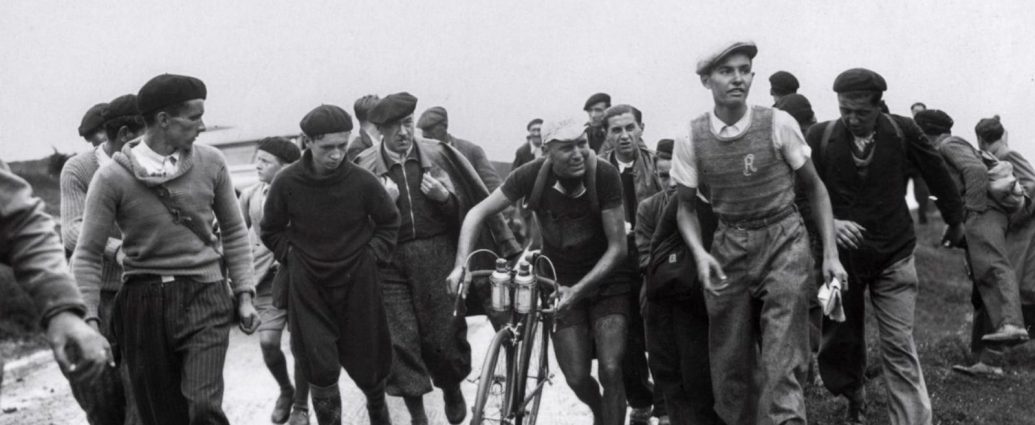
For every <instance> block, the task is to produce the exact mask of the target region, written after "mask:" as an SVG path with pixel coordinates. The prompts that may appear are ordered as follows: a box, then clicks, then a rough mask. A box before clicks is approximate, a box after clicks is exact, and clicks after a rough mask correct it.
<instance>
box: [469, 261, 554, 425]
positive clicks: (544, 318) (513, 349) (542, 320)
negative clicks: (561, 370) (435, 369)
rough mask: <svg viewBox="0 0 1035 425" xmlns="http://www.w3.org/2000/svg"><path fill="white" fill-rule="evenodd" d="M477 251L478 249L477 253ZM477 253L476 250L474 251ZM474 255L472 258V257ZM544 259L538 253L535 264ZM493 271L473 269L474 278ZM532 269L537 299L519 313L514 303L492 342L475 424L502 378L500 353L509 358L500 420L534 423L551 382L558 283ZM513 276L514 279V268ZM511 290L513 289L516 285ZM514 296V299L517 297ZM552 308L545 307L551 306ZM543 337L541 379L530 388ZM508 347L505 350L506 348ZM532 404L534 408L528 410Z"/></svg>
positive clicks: (540, 364) (516, 423)
mask: <svg viewBox="0 0 1035 425" xmlns="http://www.w3.org/2000/svg"><path fill="white" fill-rule="evenodd" d="M475 253H477V251H476V252H475ZM472 255H474V253H472ZM469 259H470V257H468V260H469ZM540 259H542V260H545V261H546V262H549V259H548V258H546V257H542V256H539V255H538V254H535V255H534V256H533V260H532V261H531V263H532V264H533V265H534V264H537V263H538V261H539V260H540ZM550 267H551V269H552V268H553V265H552V263H551V264H550ZM491 272H492V271H474V272H471V278H472V279H473V278H475V277H479V276H485V275H487V274H489V273H491ZM532 272H533V274H534V275H535V278H536V281H537V284H536V285H533V286H532V287H531V291H532V293H531V297H532V298H531V299H532V300H534V302H533V303H532V305H531V306H530V307H531V308H530V310H529V311H528V312H527V313H518V312H517V311H516V309H515V308H514V305H513V304H511V306H510V309H509V310H510V320H509V321H508V322H507V324H506V325H504V326H503V328H502V329H500V330H499V331H498V332H497V334H496V336H495V337H494V338H493V342H492V344H490V346H489V350H488V354H487V356H486V359H485V361H484V365H483V370H482V377H481V378H480V379H481V380H482V382H480V383H479V387H478V396H477V398H476V401H475V405H474V407H473V409H474V415H473V417H472V421H471V423H472V424H480V423H482V422H483V421H484V420H485V418H483V415H484V413H485V412H484V411H483V410H484V408H485V403H486V401H487V398H488V393H487V392H488V391H490V388H489V386H490V385H491V384H493V383H495V380H496V379H498V377H496V376H494V375H493V374H494V370H495V369H496V363H497V362H498V361H499V358H500V357H499V356H500V352H501V351H503V352H504V356H505V358H506V360H505V361H506V363H507V364H506V365H505V367H506V382H505V383H504V384H505V388H504V394H503V397H502V400H501V401H502V408H501V409H500V415H501V417H500V419H499V421H500V423H503V424H513V425H523V424H524V423H525V420H526V419H528V422H529V423H530V424H534V423H535V422H536V419H537V415H538V408H539V402H540V400H541V394H542V391H543V389H544V386H545V384H546V383H548V382H550V378H551V375H550V374H549V361H548V356H547V354H546V353H548V351H549V332H550V329H547V327H548V326H550V325H551V324H552V323H553V311H552V309H553V302H555V300H556V294H557V291H556V282H555V280H553V279H548V278H545V277H542V276H540V275H539V274H537V273H534V272H535V267H534V266H533V267H532ZM511 273H512V275H511V276H512V278H513V273H514V272H513V271H512V272H511ZM543 285H546V286H549V287H552V288H554V290H553V291H551V295H549V296H547V295H545V294H544V292H543V291H542V290H541V287H542V286H543ZM509 290H513V289H512V288H511V289H509ZM511 299H514V298H513V297H512V298H511ZM547 306H549V307H548V308H544V307H547ZM540 327H542V333H541V334H540V333H538V332H536V330H537V329H539V328H540ZM537 337H538V338H542V341H541V344H542V345H541V350H542V351H541V352H540V353H538V354H539V358H538V359H536V360H538V361H539V365H538V370H536V371H535V373H536V375H533V378H534V379H536V380H537V383H536V385H535V387H534V388H531V390H529V389H528V388H527V384H528V379H529V370H528V369H529V367H530V364H531V363H532V361H533V359H532V354H533V353H532V350H533V347H535V344H536V342H537V341H536V338H537ZM504 350H505V351H504ZM489 379H493V380H494V382H488V380H489ZM530 404H531V410H529V409H528V407H529V405H530Z"/></svg>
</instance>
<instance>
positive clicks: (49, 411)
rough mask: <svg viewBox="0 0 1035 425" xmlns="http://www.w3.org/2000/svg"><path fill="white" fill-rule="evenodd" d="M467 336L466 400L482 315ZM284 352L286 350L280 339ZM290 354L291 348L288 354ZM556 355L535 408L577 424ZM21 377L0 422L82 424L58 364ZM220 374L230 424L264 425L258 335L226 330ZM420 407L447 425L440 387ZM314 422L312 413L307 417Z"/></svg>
mask: <svg viewBox="0 0 1035 425" xmlns="http://www.w3.org/2000/svg"><path fill="white" fill-rule="evenodd" d="M468 323H469V325H470V327H469V330H468V338H469V339H470V341H471V348H472V353H474V354H473V357H474V358H473V361H474V371H473V372H472V373H471V376H470V377H469V381H468V382H465V383H464V384H463V386H462V389H463V392H464V396H465V398H466V399H467V401H468V404H469V405H470V404H471V403H473V400H474V395H475V391H476V384H475V383H474V382H472V381H473V380H474V379H475V377H476V376H478V372H479V371H480V369H481V364H482V357H483V355H484V352H485V349H486V346H487V345H488V343H489V341H490V340H491V339H492V327H491V326H490V325H489V324H488V322H487V321H486V320H485V318H484V317H475V318H471V319H469V322H468ZM284 351H285V352H289V351H290V350H288V346H287V339H286V338H285V344H284ZM288 355H290V353H289V354H288ZM556 365H557V363H556V360H553V359H551V368H552V370H553V373H554V374H555V376H554V385H552V386H549V387H547V388H546V390H545V391H546V392H545V395H544V399H543V405H542V409H541V412H540V417H541V418H546V419H545V420H542V421H541V423H547V424H582V423H586V424H588V423H591V421H592V419H591V418H590V417H589V409H587V408H585V407H584V406H583V405H582V404H581V403H580V402H579V401H578V400H577V399H576V398H575V396H574V394H572V392H571V390H569V389H568V386H567V385H566V384H565V383H564V378H563V377H562V376H561V374H560V371H559V370H557V366H556ZM18 375H22V376H8V377H6V379H5V381H4V387H3V394H2V398H0V405H2V407H3V410H4V411H7V410H10V409H16V410H15V411H13V412H11V413H4V414H0V424H3V425H7V424H11V425H14V424H18V425H22V424H25V425H29V424H55V425H86V418H85V416H84V415H83V412H82V410H80V409H79V405H78V404H76V402H75V399H73V398H72V393H71V391H70V390H69V387H68V382H67V381H66V380H65V378H64V377H63V376H62V375H61V372H60V371H59V370H58V368H57V365H56V364H55V363H54V362H53V361H51V360H47V361H46V362H44V363H43V364H42V365H39V366H36V367H34V368H32V369H31V370H28V371H26V372H25V373H24V374H18ZM223 376H224V378H225V380H226V396H225V397H224V399H223V407H224V409H225V410H226V413H227V415H228V416H229V418H230V422H231V423H233V424H267V423H270V422H269V414H270V409H271V408H272V405H273V401H274V400H275V399H276V397H277V394H278V392H277V387H276V384H275V382H274V380H273V378H272V377H271V376H270V374H269V372H267V371H266V367H265V365H264V364H263V362H262V354H261V353H260V351H259V340H258V337H256V336H250V337H249V336H245V335H244V334H242V333H240V332H239V331H237V330H236V329H235V330H234V332H233V333H232V334H231V338H230V350H229V352H228V353H227V361H226V368H225V369H224V372H223ZM340 385H341V389H342V394H343V401H344V403H343V404H344V409H343V410H344V415H343V416H344V421H343V422H344V423H345V424H367V423H369V421H368V420H367V415H366V409H365V408H364V403H363V395H362V393H361V392H360V391H359V389H358V388H356V386H355V385H354V384H353V383H352V381H351V380H350V379H349V378H348V375H347V374H345V373H342V378H341V383H340ZM388 404H389V407H390V408H391V412H392V419H393V422H394V423H396V424H406V423H409V415H408V414H407V413H406V407H405V405H403V402H402V399H401V398H396V397H389V398H388ZM425 406H426V407H427V409H428V416H429V418H430V419H431V423H432V424H446V423H447V421H446V419H445V416H444V413H443V411H442V392H441V391H438V390H437V389H436V390H435V391H434V392H433V393H431V394H429V395H428V396H427V397H425ZM312 423H313V424H315V423H316V420H315V418H312Z"/></svg>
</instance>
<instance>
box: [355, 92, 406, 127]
mask: <svg viewBox="0 0 1035 425" xmlns="http://www.w3.org/2000/svg"><path fill="white" fill-rule="evenodd" d="M416 109H417V98H416V97H414V96H413V95H412V94H409V93H407V92H401V93H395V94H390V95H388V96H385V98H384V99H381V100H380V101H378V102H377V105H376V106H374V109H372V110H371V111H370V115H368V116H367V119H368V120H369V121H370V122H372V123H374V124H376V125H387V124H391V123H393V122H395V121H398V120H400V119H403V118H406V117H407V116H409V115H413V111H415V110H416Z"/></svg>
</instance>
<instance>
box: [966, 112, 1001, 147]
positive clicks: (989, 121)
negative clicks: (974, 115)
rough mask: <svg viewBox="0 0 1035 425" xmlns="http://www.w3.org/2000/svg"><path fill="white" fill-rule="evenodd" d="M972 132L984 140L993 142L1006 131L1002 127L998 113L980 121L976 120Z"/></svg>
mask: <svg viewBox="0 0 1035 425" xmlns="http://www.w3.org/2000/svg"><path fill="white" fill-rule="evenodd" d="M974 133H975V134H977V136H978V137H980V138H982V139H984V140H985V141H986V142H994V141H996V140H999V139H1002V138H1003V133H1006V129H1005V128H1003V123H1002V122H1000V120H999V115H996V116H994V117H992V118H982V119H981V121H978V123H977V125H976V126H974Z"/></svg>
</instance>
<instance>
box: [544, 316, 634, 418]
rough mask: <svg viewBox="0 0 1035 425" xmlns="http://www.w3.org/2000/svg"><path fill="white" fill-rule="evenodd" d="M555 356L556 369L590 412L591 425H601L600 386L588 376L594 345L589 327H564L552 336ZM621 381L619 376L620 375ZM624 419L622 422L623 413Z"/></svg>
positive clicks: (580, 325) (586, 325)
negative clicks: (591, 417)
mask: <svg viewBox="0 0 1035 425" xmlns="http://www.w3.org/2000/svg"><path fill="white" fill-rule="evenodd" d="M553 345H554V348H553V349H554V353H555V354H556V356H557V365H558V366H560V368H561V373H563V374H564V379H565V380H566V381H567V382H568V386H569V387H571V390H572V391H574V392H575V396H576V397H578V398H579V400H581V401H582V402H583V403H585V404H586V405H587V406H589V410H591V411H593V418H594V420H593V423H594V424H595V425H600V424H603V423H604V422H602V420H603V416H602V413H603V412H602V410H601V406H602V403H601V402H602V398H601V396H600V385H598V384H597V381H596V379H593V376H592V375H591V374H590V372H591V369H592V367H593V358H592V354H593V341H592V339H591V338H590V334H589V327H588V324H578V325H571V326H565V327H563V328H560V329H557V331H556V332H554V333H553ZM618 380H619V381H621V373H619V379H618ZM622 413H623V416H622V417H623V418H624V413H625V412H624V411H623V412H622Z"/></svg>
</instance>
